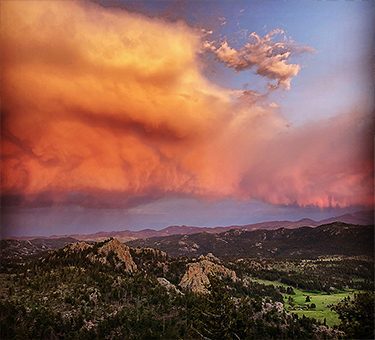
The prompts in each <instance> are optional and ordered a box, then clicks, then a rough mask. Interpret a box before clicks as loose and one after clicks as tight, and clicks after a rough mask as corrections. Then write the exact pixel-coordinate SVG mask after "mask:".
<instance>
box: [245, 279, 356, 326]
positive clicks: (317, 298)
mask: <svg viewBox="0 0 375 340" xmlns="http://www.w3.org/2000/svg"><path fill="white" fill-rule="evenodd" d="M251 280H252V281H255V282H258V283H262V284H264V285H273V286H283V287H285V288H286V287H288V285H286V284H283V283H281V282H278V281H268V280H261V279H255V278H251ZM293 290H294V292H295V295H289V294H282V295H283V298H284V306H285V309H286V310H287V311H288V312H290V313H294V314H297V315H298V316H302V315H305V316H306V317H309V318H314V319H317V320H320V321H322V322H323V321H324V319H325V320H326V323H327V325H329V326H334V325H338V324H339V323H340V320H339V318H338V315H337V314H336V312H334V311H332V310H331V308H330V305H335V304H337V303H339V302H340V301H341V300H343V299H344V298H346V297H347V296H353V295H354V294H355V293H358V291H355V290H346V291H343V292H336V293H331V294H327V293H326V292H318V291H304V290H300V289H297V288H294V287H293ZM307 296H309V297H310V302H306V297H307ZM289 297H291V298H292V299H293V301H292V303H291V304H290V302H289ZM311 304H315V306H316V307H315V308H311Z"/></svg>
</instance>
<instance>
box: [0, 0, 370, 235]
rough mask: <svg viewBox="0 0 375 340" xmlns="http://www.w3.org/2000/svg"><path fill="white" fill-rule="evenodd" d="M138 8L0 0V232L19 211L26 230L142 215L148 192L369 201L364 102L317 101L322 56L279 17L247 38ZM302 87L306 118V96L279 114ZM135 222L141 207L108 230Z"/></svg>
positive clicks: (341, 204)
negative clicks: (41, 216) (46, 217)
mask: <svg viewBox="0 0 375 340" xmlns="http://www.w3.org/2000/svg"><path fill="white" fill-rule="evenodd" d="M147 4H148V3H147V2H146V3H145V8H146V10H144V11H142V10H141V9H140V10H134V9H133V8H132V7H131V6H130V2H126V1H124V2H121V1H120V2H118V3H117V5H116V6H113V7H110V6H104V5H103V4H101V3H100V2H73V1H72V2H70V1H35V2H34V1H3V2H2V3H1V42H0V43H1V49H2V59H1V69H2V81H1V104H2V105H1V110H2V126H1V143H2V148H1V157H2V183H1V195H2V204H3V208H4V209H7V210H8V211H9V213H8V215H7V217H6V219H4V221H3V224H4V225H3V228H5V230H6V233H8V234H12V233H18V232H20V233H22V232H23V233H25V232H27V231H26V229H25V228H26V227H25V226H24V225H22V226H21V224H20V222H15V221H16V217H15V216H16V215H17V214H19V213H20V212H22V213H24V212H25V211H29V212H30V213H31V215H33V216H34V218H33V220H32V221H33V224H34V225H33V226H30V228H31V229H30V230H32V231H30V233H34V234H38V233H39V232H40V233H47V234H48V233H49V231H48V230H44V229H43V230H38V229H37V228H38V226H37V225H35V221H38V209H40V208H43V209H45V208H48V209H60V210H61V209H66V207H73V208H74V207H79V208H80V209H82V214H85V215H87V214H89V211H91V210H93V209H113V211H115V210H121V211H122V213H124V214H125V216H126V212H127V211H128V212H134V209H139V211H140V212H141V213H142V214H143V213H145V214H146V215H147V214H150V213H151V212H152V211H153V212H155V209H157V208H152V207H153V204H157V202H160V200H179V199H191V200H195V201H198V202H202V204H218V202H224V201H225V200H230V201H231V202H238V204H239V205H241V204H243V203H244V202H262V204H266V205H267V206H269V207H272V206H274V207H275V209H277V207H280V206H285V207H288V206H289V207H294V208H300V209H305V208H311V207H316V208H318V209H323V210H324V209H332V208H335V209H336V208H337V209H346V208H347V209H351V208H352V207H362V208H371V207H372V205H373V171H374V169H373V152H372V143H373V117H372V115H371V111H370V109H369V107H368V106H366V102H365V101H364V100H363V97H361V96H357V97H355V98H354V99H353V100H352V102H351V103H350V105H345V107H346V108H345V109H344V110H343V109H342V105H341V103H340V102H341V101H343V100H346V98H343V97H345V96H343V97H338V96H336V95H335V93H334V92H332V93H330V89H329V88H326V90H325V93H324V94H323V95H322V94H321V89H320V85H319V84H320V83H319V79H318V78H314V79H313V81H310V80H311V77H312V75H311V74H312V73H313V72H314V70H313V69H309V64H313V62H314V60H315V59H319V58H320V59H319V60H323V61H324V53H325V51H322V50H319V46H314V45H313V41H309V40H308V39H306V40H305V41H303V40H302V41H299V40H298V39H297V38H295V37H294V36H293V32H292V30H291V31H289V30H288V25H287V24H286V25H285V27H278V26H274V27H267V28H266V29H265V30H264V31H257V32H255V30H256V28H253V27H252V24H251V22H250V21H246V23H247V26H246V29H247V30H248V33H247V34H246V36H245V38H244V40H243V41H240V42H239V41H236V40H235V39H232V38H233V36H234V35H235V33H236V32H235V31H233V30H232V33H233V36H232V37H231V36H230V32H224V33H221V35H220V34H218V33H217V30H219V29H220V21H218V22H216V21H215V20H208V21H207V23H206V24H205V22H204V21H203V20H202V21H200V20H199V19H197V21H196V22H194V23H192V22H191V20H190V19H188V18H186V20H185V19H184V15H183V14H181V17H179V18H177V19H176V18H172V19H170V18H168V16H163V15H160V14H158V15H156V14H155V15H153V13H152V12H150V11H151V10H150V11H149V12H147ZM209 4H210V6H213V4H211V3H207V6H209ZM150 6H151V5H150ZM327 6H328V5H327ZM140 8H141V7H140ZM142 8H143V7H142ZM251 10H252V9H251V6H250V5H249V8H248V9H246V11H248V12H251ZM207 11H208V12H209V10H207ZM242 13H243V12H241V14H242ZM227 19H228V20H230V18H227ZM233 20H234V19H233ZM236 20H237V19H236ZM332 25H335V24H334V23H332ZM302 29H303V28H302V27H301V30H302ZM308 29H310V30H311V32H313V31H314V30H313V29H312V28H311V27H309V28H308ZM215 30H216V31H215ZM211 31H213V32H211ZM231 39H232V40H231ZM342 43H343V44H347V42H346V41H344V39H343V41H342ZM353 53H354V55H365V54H366V52H363V51H357V52H355V51H354V52H353ZM365 63H366V60H365V59H363V64H365ZM337 64H338V65H339V64H340V56H338V57H337ZM340 65H341V64H340ZM311 67H313V66H311ZM340 67H341V66H340ZM340 67H337V69H335V68H334V67H333V70H334V71H335V72H336V71H337V74H332V73H331V74H330V75H327V77H328V79H321V87H327V83H328V84H329V83H332V91H334V87H335V85H334V84H335V81H336V80H335V78H336V77H342V74H340V72H339V71H340V70H339V69H340ZM348 67H350V65H348ZM210 70H213V71H212V72H214V73H213V74H211V73H210ZM225 72H230V77H231V78H230V79H229V78H228V85H225V84H224V81H223V80H222V79H224V78H225V76H224V75H223V76H220V73H222V74H225ZM347 72H348V79H349V78H350V77H351V75H350V74H351V70H350V69H348V70H347ZM366 72H367V71H366V70H365V69H364V70H363V72H362V73H361V74H366ZM245 76H246V77H249V80H248V81H247V85H246V86H243V84H242V83H241V82H242V81H243V79H244V77H245ZM236 77H237V79H238V85H237V84H236V86H232V85H233V82H236V80H233V79H236ZM361 77H362V75H361ZM363 77H364V76H363ZM295 83H296V84H295ZM358 86H366V84H365V83H364V82H362V83H360V84H359V83H353V84H352V87H353V88H356V87H358ZM300 89H303V91H305V92H304V93H308V96H309V98H312V100H311V102H312V103H313V102H314V97H316V98H317V99H316V110H317V111H318V112H316V118H314V114H312V113H311V112H312V111H314V107H312V105H311V104H306V105H305V107H306V112H300V113H299V118H298V119H294V118H293V117H292V115H288V108H289V106H290V105H291V104H290V102H288V97H289V98H292V96H293V92H294V91H300ZM301 91H302V90H301ZM306 91H308V92H306ZM297 93H300V92H297ZM301 93H302V92H301ZM352 93H356V90H353V91H352ZM322 96H323V97H322ZM325 96H326V97H325ZM353 96H354V95H353ZM301 98H302V97H301ZM322 98H326V99H324V100H325V102H324V103H326V107H327V110H325V109H324V110H321V109H320V108H321V107H322V105H323V104H322V103H321V102H320V101H321V100H323V99H322ZM298 100H302V99H298ZM298 100H296V104H295V105H296V106H295V107H296V110H300V109H301V108H302V107H303V104H301V103H298ZM331 101H335V102H337V105H336V104H335V106H332V105H331V104H330V103H331ZM328 107H334V109H333V110H332V109H328ZM308 112H310V113H311V114H310V113H309V114H308ZM332 112H333V113H332ZM303 117H305V118H303ZM154 207H157V205H155V206H154ZM74 209H75V208H74ZM147 209H149V210H147ZM173 213H174V212H173V211H172V210H171V211H170V214H171V215H173ZM191 214H195V210H194V209H192V210H191ZM156 215H157V213H156ZM198 215H199V214H198ZM35 216H37V217H36V218H35ZM198 217H199V216H198ZM51 221H52V220H51ZM178 221H179V223H181V224H183V223H189V221H186V220H184V219H183V218H181V219H180V220H178ZM17 223H18V224H17ZM80 223H81V224H82V225H83V224H85V225H86V224H87V223H88V222H84V223H83V222H80ZM197 223H199V219H197ZM202 223H204V222H202ZM214 223H217V221H215V222H214ZM233 223H236V217H235V216H233ZM36 224H37V223H36ZM145 225H146V223H144V224H143V223H142V218H141V217H140V218H139V219H138V220H137V225H134V224H132V223H130V222H129V221H126V220H125V219H124V220H123V221H122V222H121V225H119V222H118V220H116V225H115V226H114V225H111V226H109V228H113V227H116V228H117V229H118V228H120V227H123V228H129V227H137V226H145ZM155 225H158V222H157V220H156V221H155ZM21 227H22V228H23V229H18V228H21ZM12 228H14V229H12ZM77 228H78V229H79V228H80V227H79V226H77ZM98 228H99V229H103V228H100V227H98ZM85 230H86V229H85ZM78 231H79V230H78ZM92 231H95V230H92ZM96 231H97V230H96ZM52 232H60V233H65V232H66V230H64V227H63V226H61V227H59V228H58V229H56V228H55V229H51V231H50V233H52Z"/></svg>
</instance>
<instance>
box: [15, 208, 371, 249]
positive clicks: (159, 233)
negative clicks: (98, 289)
mask: <svg viewBox="0 0 375 340" xmlns="http://www.w3.org/2000/svg"><path fill="white" fill-rule="evenodd" d="M332 222H343V223H348V224H352V225H373V224H374V211H371V210H370V211H359V212H355V213H351V214H345V215H341V216H337V217H331V218H327V219H323V220H320V221H314V220H312V219H309V218H304V219H301V220H298V221H268V222H261V223H253V224H246V225H230V226H225V227H195V226H186V225H182V226H169V227H166V228H164V229H161V230H154V229H143V230H139V231H131V230H123V231H109V232H106V231H101V232H97V233H94V234H73V235H53V236H50V237H40V236H39V237H36V236H33V237H30V236H29V237H17V238H16V237H14V239H20V240H21V239H23V240H32V239H35V238H43V239H54V238H62V237H63V238H67V237H69V238H74V239H76V240H81V241H102V240H105V239H107V238H110V237H114V238H117V239H118V240H120V241H122V242H127V241H131V240H137V239H145V238H150V237H164V236H170V235H191V234H196V233H202V232H205V233H209V234H218V233H222V232H225V231H229V230H231V229H241V230H249V231H250V230H257V229H265V230H273V229H278V228H287V229H294V228H299V227H316V226H319V225H322V224H328V223H332Z"/></svg>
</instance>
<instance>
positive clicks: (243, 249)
mask: <svg viewBox="0 0 375 340" xmlns="http://www.w3.org/2000/svg"><path fill="white" fill-rule="evenodd" d="M127 244H128V245H129V246H131V247H151V248H157V249H159V250H162V251H165V252H167V253H168V254H169V255H171V256H189V257H197V256H200V255H204V254H207V253H212V254H214V255H215V256H217V257H220V258H225V257H229V258H247V257H249V258H252V257H257V258H259V257H261V258H262V257H263V258H305V259H308V258H317V257H319V256H327V255H344V256H359V255H365V256H370V257H372V256H373V251H374V227H373V226H370V225H368V226H359V225H351V224H346V223H342V222H333V223H330V224H324V225H321V226H318V227H315V228H312V227H300V228H295V229H286V228H279V229H277V230H265V229H258V230H246V229H232V230H229V231H225V232H222V233H218V234H212V233H206V232H203V233H198V234H191V235H187V234H185V235H171V236H164V237H153V238H148V239H138V240H133V241H129V242H127Z"/></svg>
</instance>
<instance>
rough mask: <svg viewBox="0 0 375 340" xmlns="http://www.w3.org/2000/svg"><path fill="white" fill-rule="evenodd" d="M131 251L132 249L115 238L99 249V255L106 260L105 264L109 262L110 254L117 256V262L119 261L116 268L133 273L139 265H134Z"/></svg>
mask: <svg viewBox="0 0 375 340" xmlns="http://www.w3.org/2000/svg"><path fill="white" fill-rule="evenodd" d="M129 250H130V248H129V247H128V246H127V245H125V244H123V243H121V242H120V241H119V240H117V239H115V238H113V239H110V240H108V241H106V242H105V243H104V244H103V245H102V246H101V247H99V248H98V255H99V257H100V258H102V259H104V260H105V261H104V263H107V262H108V258H109V255H110V254H113V255H115V257H116V258H117V260H119V262H118V263H117V265H116V266H117V267H123V269H124V270H125V271H126V272H130V273H132V272H136V271H137V265H136V264H135V263H134V261H133V258H132V256H131V255H130V251H129Z"/></svg>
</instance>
